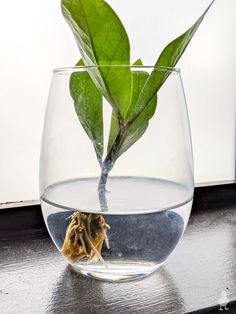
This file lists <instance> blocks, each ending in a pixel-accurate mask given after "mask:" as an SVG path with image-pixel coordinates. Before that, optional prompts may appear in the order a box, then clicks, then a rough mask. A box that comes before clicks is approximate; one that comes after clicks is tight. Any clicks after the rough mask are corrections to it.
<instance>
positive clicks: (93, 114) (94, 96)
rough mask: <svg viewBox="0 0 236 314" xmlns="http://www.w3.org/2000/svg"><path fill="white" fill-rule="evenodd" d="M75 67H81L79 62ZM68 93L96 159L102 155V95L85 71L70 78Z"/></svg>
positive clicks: (75, 73)
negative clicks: (91, 144) (90, 142)
mask: <svg viewBox="0 0 236 314" xmlns="http://www.w3.org/2000/svg"><path fill="white" fill-rule="evenodd" d="M77 65H82V63H81V62H79V63H77ZM70 93H71V96H72V98H73V100H74V106H75V110H76V113H77V116H78V118H79V121H80V123H81V125H82V126H83V128H84V130H85V132H86V133H87V135H88V136H89V138H90V139H91V141H92V143H93V146H94V149H95V151H96V153H97V156H98V159H99V160H101V158H102V155H103V116H102V114H103V113H102V95H101V93H100V92H99V90H98V89H97V87H96V86H95V84H94V83H93V81H92V79H91V77H90V75H89V73H88V72H87V71H83V72H80V71H78V72H74V73H73V74H71V77H70Z"/></svg>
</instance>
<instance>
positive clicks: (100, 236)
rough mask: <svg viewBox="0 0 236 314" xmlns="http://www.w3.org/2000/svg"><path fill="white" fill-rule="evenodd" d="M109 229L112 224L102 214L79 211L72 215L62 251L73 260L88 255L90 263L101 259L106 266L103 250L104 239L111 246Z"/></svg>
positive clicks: (107, 245)
mask: <svg viewBox="0 0 236 314" xmlns="http://www.w3.org/2000/svg"><path fill="white" fill-rule="evenodd" d="M107 229H110V226H109V225H108V224H107V223H106V221H105V219H104V217H103V216H102V215H101V214H88V213H81V212H79V211H77V212H75V213H74V214H73V215H72V216H71V222H70V224H69V226H68V228H67V231H66V236H65V240H64V243H63V246H62V248H61V252H62V253H63V254H64V255H65V256H66V257H67V258H69V259H70V260H71V262H76V261H79V260H81V259H82V258H84V257H87V258H88V263H89V264H90V263H95V262H97V261H100V262H102V263H103V264H104V265H105V266H106V264H105V261H104V260H103V258H102V256H101V251H102V246H103V243H104V241H105V244H106V247H107V248H108V249H109V248H110V246H109V241H108V237H107Z"/></svg>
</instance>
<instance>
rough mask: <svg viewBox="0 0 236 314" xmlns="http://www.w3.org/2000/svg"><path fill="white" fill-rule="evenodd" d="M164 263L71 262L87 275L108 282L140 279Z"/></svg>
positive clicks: (77, 270)
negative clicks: (93, 263)
mask: <svg viewBox="0 0 236 314" xmlns="http://www.w3.org/2000/svg"><path fill="white" fill-rule="evenodd" d="M162 265H163V263H160V264H155V265H154V264H151V263H150V264H148V265H147V263H145V264H142V263H140V262H139V263H126V262H124V263H121V262H120V261H119V263H115V262H112V263H108V264H107V267H105V266H104V265H98V264H95V265H78V264H70V266H71V267H72V269H73V270H74V271H76V272H78V273H80V274H83V275H85V276H87V277H90V278H94V279H98V280H102V281H108V282H127V281H133V280H138V279H141V278H144V277H147V276H149V275H151V274H152V273H153V272H154V271H156V270H157V269H159V268H160V267H161V266H162Z"/></svg>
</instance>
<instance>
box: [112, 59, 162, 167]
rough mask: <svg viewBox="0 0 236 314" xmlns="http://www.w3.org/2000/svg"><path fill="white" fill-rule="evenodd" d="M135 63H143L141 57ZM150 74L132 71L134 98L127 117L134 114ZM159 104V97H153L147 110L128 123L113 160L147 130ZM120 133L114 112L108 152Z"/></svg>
mask: <svg viewBox="0 0 236 314" xmlns="http://www.w3.org/2000/svg"><path fill="white" fill-rule="evenodd" d="M134 65H142V61H141V60H140V59H139V60H137V61H136V62H135V64H134ZM148 76H149V74H148V73H147V72H144V71H139V70H134V71H133V72H132V77H133V88H132V99H131V103H130V106H129V110H128V112H127V115H126V117H125V119H126V120H127V119H128V117H130V116H132V115H133V112H134V111H135V106H136V104H137V99H138V97H139V95H140V92H141V90H142V88H143V86H144V85H145V83H146V81H147V79H148ZM156 105H157V97H153V99H152V100H151V101H150V103H149V104H148V105H147V106H146V108H145V110H144V111H143V112H142V113H141V114H140V115H139V116H138V117H137V118H136V119H135V120H134V121H133V122H132V123H131V124H127V126H126V128H125V131H124V133H123V134H122V137H121V141H120V143H119V145H118V147H117V148H116V152H115V154H114V155H113V156H114V157H113V160H114V161H115V160H116V159H117V158H118V157H119V156H121V154H123V153H124V152H125V151H126V150H127V149H128V148H129V147H131V146H132V145H133V144H134V143H135V142H136V141H137V140H138V139H139V138H140V137H141V136H142V135H143V134H144V132H145V131H146V129H147V127H148V123H149V120H150V119H151V117H152V116H153V114H154V112H155V109H156ZM118 134H119V124H118V119H117V117H116V115H115V114H114V112H113V114H112V120H111V128H110V135H109V145H108V152H109V151H110V149H111V148H112V145H113V143H114V142H115V140H116V137H117V136H118Z"/></svg>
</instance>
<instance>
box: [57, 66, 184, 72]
mask: <svg viewBox="0 0 236 314" xmlns="http://www.w3.org/2000/svg"><path fill="white" fill-rule="evenodd" d="M106 67H112V68H122V67H124V68H125V67H129V68H131V69H153V70H154V69H156V70H158V71H160V72H171V73H172V74H179V73H180V72H181V70H180V69H179V68H176V67H169V66H155V65H154V66H153V65H125V64H120V65H119V64H112V65H107V64H103V65H91V66H85V65H81V66H71V67H59V68H55V69H53V74H66V73H71V72H76V71H79V70H82V69H83V70H89V69H97V68H106Z"/></svg>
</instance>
